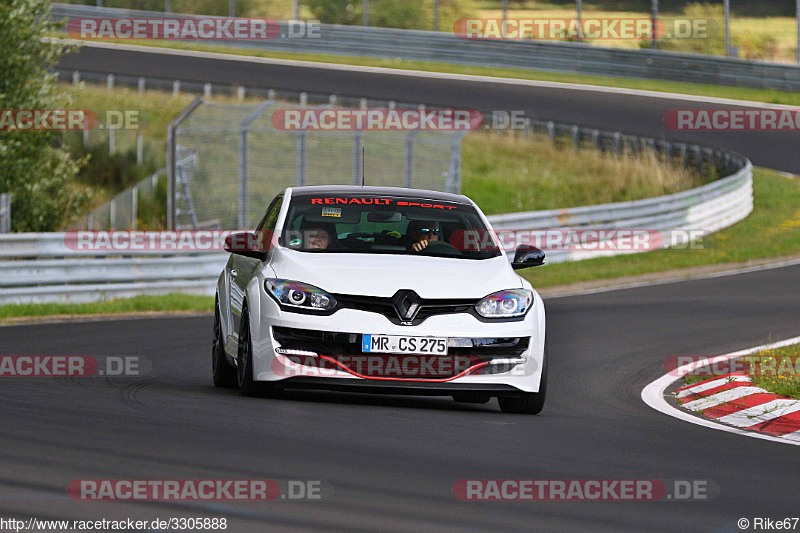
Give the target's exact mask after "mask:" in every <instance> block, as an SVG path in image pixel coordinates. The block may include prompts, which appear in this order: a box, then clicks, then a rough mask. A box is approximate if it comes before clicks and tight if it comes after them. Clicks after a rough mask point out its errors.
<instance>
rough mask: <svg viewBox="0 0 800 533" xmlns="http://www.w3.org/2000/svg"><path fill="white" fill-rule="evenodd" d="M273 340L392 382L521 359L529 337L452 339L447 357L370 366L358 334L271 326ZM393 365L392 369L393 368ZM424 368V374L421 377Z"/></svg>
mask: <svg viewBox="0 0 800 533" xmlns="http://www.w3.org/2000/svg"><path fill="white" fill-rule="evenodd" d="M272 332H273V336H274V337H275V340H276V341H277V342H278V344H280V347H281V348H285V349H288V350H303V351H310V352H314V353H316V354H318V355H325V356H328V357H330V358H331V359H333V360H335V361H338V362H340V363H341V364H343V365H345V366H346V367H348V368H350V369H351V370H355V371H357V372H358V373H359V374H362V375H366V376H367V377H391V378H395V379H415V378H416V379H418V378H420V377H424V378H447V377H453V376H455V375H457V374H459V373H460V372H461V371H463V370H465V369H466V368H468V367H470V366H473V365H476V364H478V363H481V362H486V361H490V360H491V359H493V358H496V357H511V356H519V355H522V354H523V353H524V352H525V351H526V350H527V349H528V346H529V343H530V337H510V338H468V337H454V338H450V339H449V344H450V346H448V349H447V355H446V356H425V355H420V354H418V355H408V354H391V353H389V354H376V353H368V355H369V356H370V358H372V359H375V361H373V362H374V363H377V364H374V365H372V366H370V364H369V363H368V362H363V366H360V367H358V368H355V367H354V365H362V363H360V362H358V361H359V359H357V358H361V359H364V356H365V354H364V353H363V352H362V351H361V334H359V333H339V332H332V331H319V330H308V329H295V328H285V327H280V326H273V328H272ZM288 358H289V359H290V360H292V361H293V362H295V363H297V364H300V365H306V366H315V367H318V368H322V369H326V370H328V369H330V370H333V369H336V368H337V366H338V365H336V364H335V363H332V362H330V361H326V360H324V359H320V358H318V357H311V356H288ZM392 365H394V366H392ZM420 366H423V367H424V369H423V374H424V375H421V374H420ZM510 369H511V367H509V366H506V365H488V366H484V367H482V368H480V369H478V370H476V371H474V372H473V375H481V374H484V375H485V374H493V373H499V372H507V371H508V370H510Z"/></svg>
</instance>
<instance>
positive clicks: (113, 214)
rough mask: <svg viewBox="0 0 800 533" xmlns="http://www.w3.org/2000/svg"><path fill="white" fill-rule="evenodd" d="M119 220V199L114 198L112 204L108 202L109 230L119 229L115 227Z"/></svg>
mask: <svg viewBox="0 0 800 533" xmlns="http://www.w3.org/2000/svg"><path fill="white" fill-rule="evenodd" d="M116 218H117V199H116V198H112V199H111V201H110V202H108V228H109V229H117V228H115V227H114V222H115V221H116Z"/></svg>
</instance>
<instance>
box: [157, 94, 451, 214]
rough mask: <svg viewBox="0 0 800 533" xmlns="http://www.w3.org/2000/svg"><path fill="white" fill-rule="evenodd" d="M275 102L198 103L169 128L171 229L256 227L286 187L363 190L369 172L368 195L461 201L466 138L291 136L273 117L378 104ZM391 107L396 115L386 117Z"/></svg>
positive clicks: (364, 133) (363, 133)
mask: <svg viewBox="0 0 800 533" xmlns="http://www.w3.org/2000/svg"><path fill="white" fill-rule="evenodd" d="M270 96H272V97H273V98H271V99H268V100H264V101H262V102H258V103H243V104H220V103H211V102H206V101H204V100H202V99H200V100H197V101H195V102H194V103H193V104H192V106H190V108H191V109H190V111H189V112H188V113H187V114H186V115H185V116H183V117H180V119H178V120H176V122H175V123H173V124H172V125H171V126H170V128H171V130H172V134H171V135H170V143H172V144H173V146H171V147H168V151H171V152H172V153H174V154H175V157H174V160H175V164H174V167H173V169H172V174H171V178H170V179H171V182H172V188H171V191H172V194H173V198H174V200H173V202H172V205H173V213H171V220H172V221H173V227H176V228H189V227H192V228H198V227H209V226H221V227H240V228H247V227H254V226H255V225H256V224H257V223H258V221H259V219H260V218H261V216H262V215H263V212H264V209H266V207H267V205H268V204H269V202H270V200H271V199H272V198H273V197H274V196H275V195H276V194H278V193H279V192H281V191H282V190H283V189H285V188H286V187H289V186H294V185H332V184H341V185H351V184H360V183H361V182H362V178H364V176H362V173H363V172H366V177H365V181H366V182H367V183H369V184H370V185H385V186H396V187H415V188H424V189H433V190H445V191H449V192H460V178H459V172H460V158H461V152H460V146H461V139H462V137H463V132H458V131H428V130H413V131H387V130H380V131H374V130H370V129H360V130H355V129H344V130H339V131H318V130H302V131H286V130H284V129H280V128H278V127H276V126H275V124H274V123H273V122H274V120H273V118H274V117H275V116H276V115H275V113H278V112H279V111H281V110H284V111H285V110H288V109H296V108H297V104H299V105H300V106H303V108H306V109H313V108H316V109H323V108H334V107H335V109H364V108H367V107H368V105H369V103H377V102H367V101H366V100H365V99H359V98H338V99H337V98H336V97H326V96H323V95H310V96H309V95H306V94H305V93H302V94H300V95H299V100H296V101H297V104H295V103H294V102H292V101H281V100H277V99H275V98H274V97H275V96H277V94H276V93H274V92H273V93H272V94H271V95H270ZM295 98H298V95H295ZM314 104H318V105H316V106H314ZM379 105H380V104H379ZM390 105H391V107H398V106H397V104H394V103H391V104H389V103H387V102H383V106H382V108H388V107H389V106H390ZM404 107H406V108H408V107H411V106H404ZM362 158H363V159H364V160H362ZM181 161H183V162H184V163H181Z"/></svg>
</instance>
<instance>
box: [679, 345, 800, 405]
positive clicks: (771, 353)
mask: <svg viewBox="0 0 800 533" xmlns="http://www.w3.org/2000/svg"><path fill="white" fill-rule="evenodd" d="M738 361H740V362H741V364H742V365H744V366H745V368H747V373H748V374H749V375H750V379H751V381H752V382H753V385H755V386H756V387H761V388H762V389H764V390H766V391H768V392H771V393H773V394H777V395H779V396H786V397H788V398H794V399H797V400H800V344H792V345H789V346H784V347H783V348H778V349H775V350H763V351H760V352H758V353H754V354H752V355H749V356H746V357H743V358H741V359H739V360H738ZM721 375H722V374H714V375H711V376H699V375H688V376H685V377H684V378H683V381H684V384H685V385H694V384H695V383H700V382H701V381H706V380H709V379H715V378H718V377H720V376H721ZM678 403H683V402H682V401H681V400H678Z"/></svg>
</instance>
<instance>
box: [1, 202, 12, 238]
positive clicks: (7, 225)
mask: <svg viewBox="0 0 800 533" xmlns="http://www.w3.org/2000/svg"><path fill="white" fill-rule="evenodd" d="M10 232H11V194H10V193H7V192H4V193H3V194H0V233H10Z"/></svg>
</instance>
